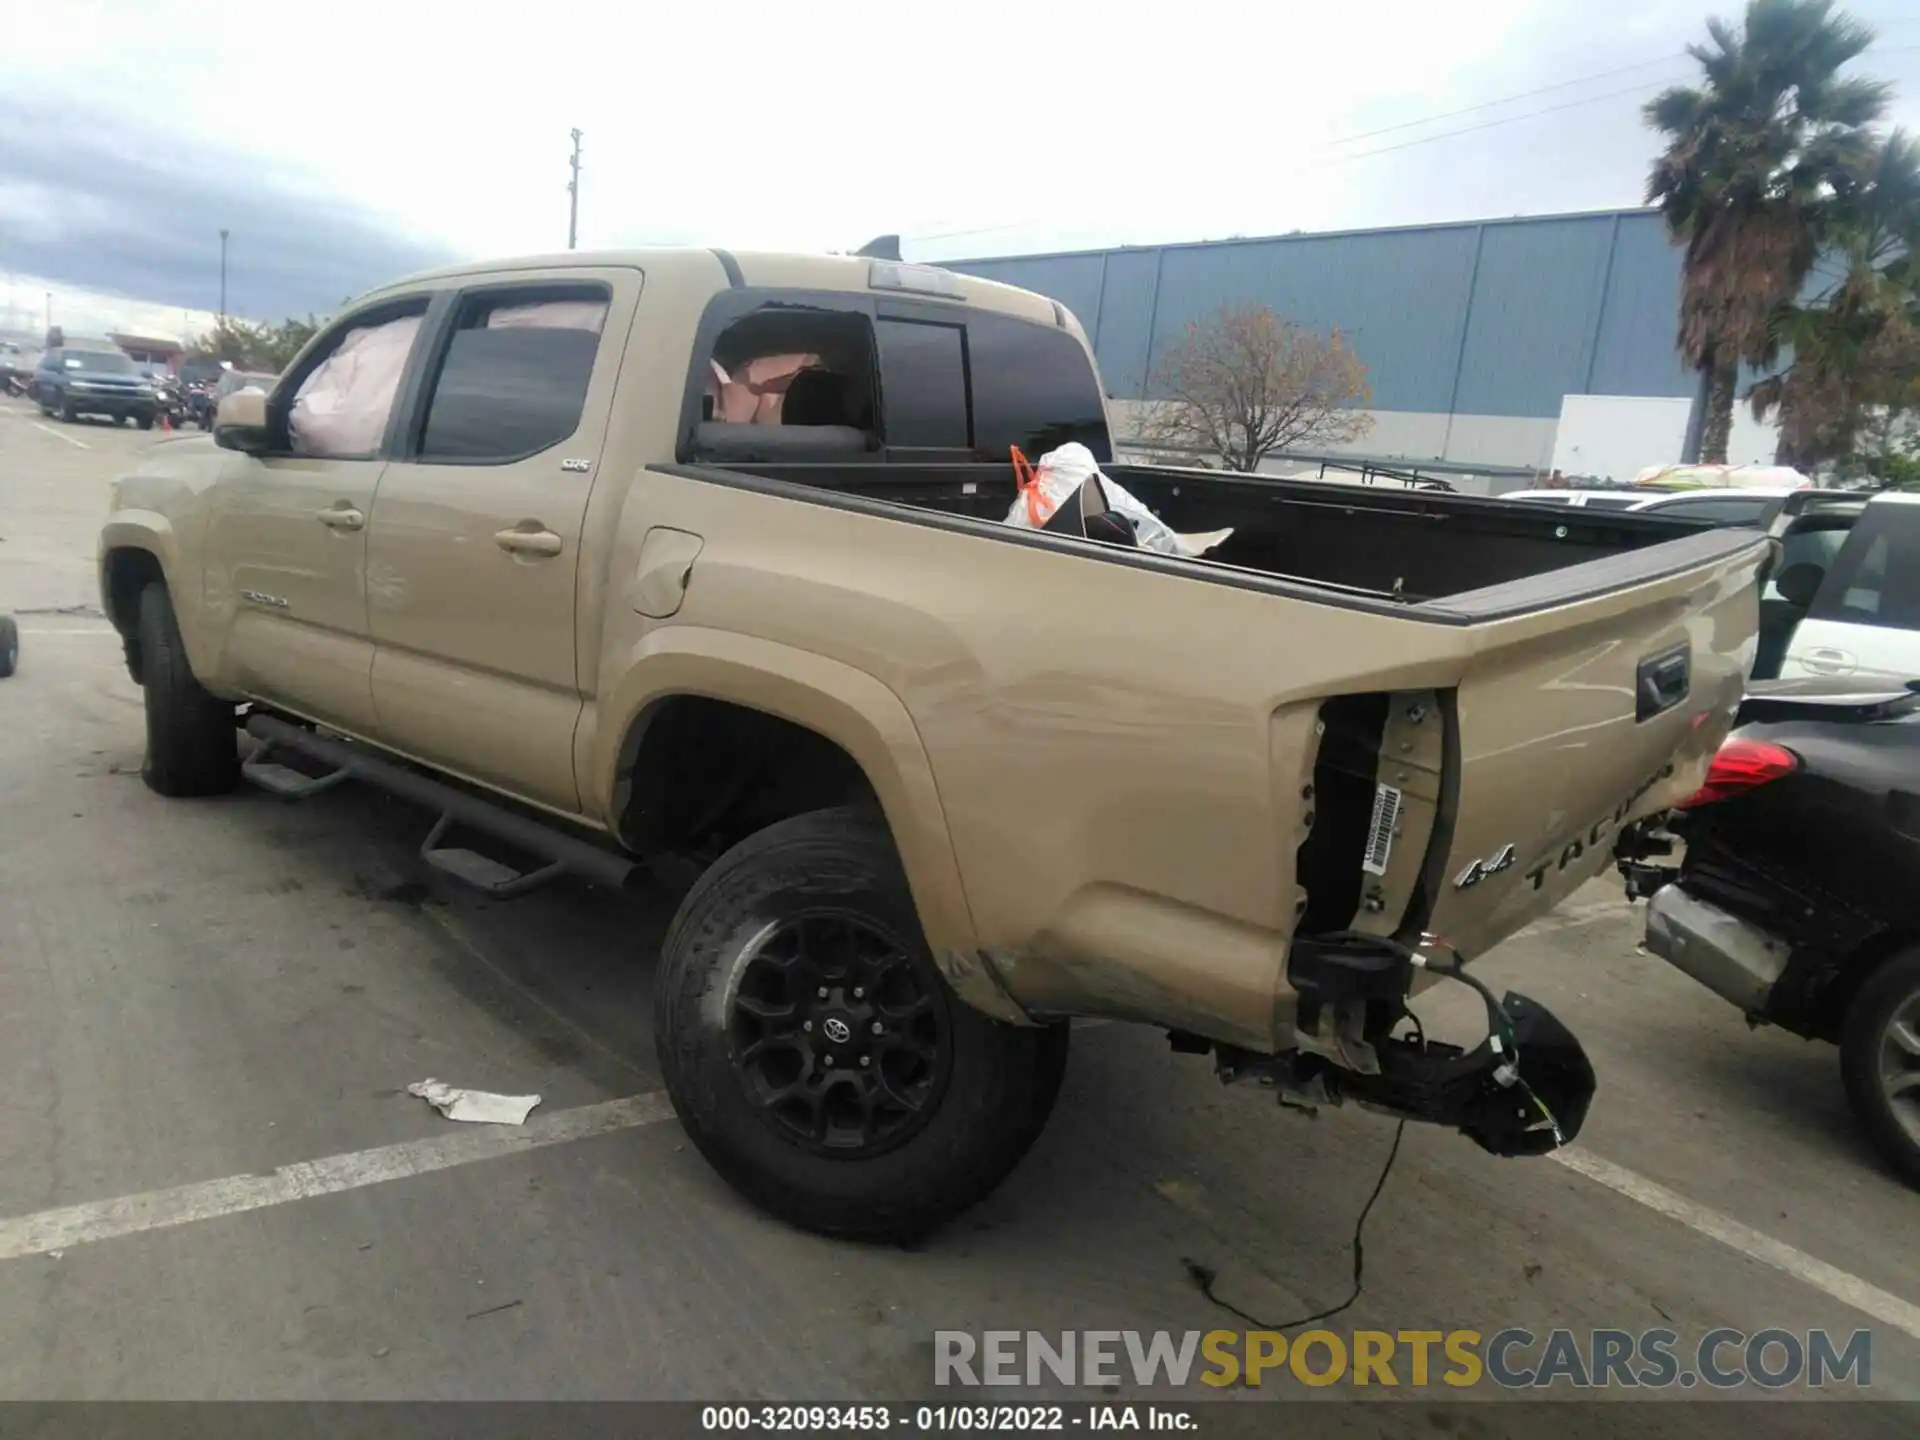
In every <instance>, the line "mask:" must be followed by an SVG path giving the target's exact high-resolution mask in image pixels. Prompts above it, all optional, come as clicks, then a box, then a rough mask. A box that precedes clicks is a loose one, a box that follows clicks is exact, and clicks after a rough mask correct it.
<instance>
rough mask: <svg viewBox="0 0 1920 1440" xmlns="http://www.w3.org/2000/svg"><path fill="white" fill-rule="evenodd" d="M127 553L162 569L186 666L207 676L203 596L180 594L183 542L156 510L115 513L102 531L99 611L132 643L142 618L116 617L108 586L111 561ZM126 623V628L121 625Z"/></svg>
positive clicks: (120, 511) (170, 522)
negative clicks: (139, 554) (150, 560)
mask: <svg viewBox="0 0 1920 1440" xmlns="http://www.w3.org/2000/svg"><path fill="white" fill-rule="evenodd" d="M126 550H138V551H141V552H143V553H145V554H147V555H150V556H152V557H153V560H154V563H155V564H157V565H158V566H159V567H160V578H161V579H162V580H163V581H164V582H165V583H166V587H167V593H168V594H169V595H170V596H171V597H172V599H173V612H174V618H175V619H176V620H177V621H179V624H180V639H181V641H182V642H183V643H184V644H185V646H186V650H187V662H188V663H189V664H190V665H191V666H192V667H193V669H194V671H195V672H196V673H198V674H203V675H204V674H206V673H208V662H209V661H210V660H211V659H212V657H211V656H210V655H208V654H207V653H206V651H207V638H206V627H205V626H204V625H203V624H202V623H201V619H202V616H201V595H200V592H199V590H198V589H197V588H194V589H192V590H190V591H189V592H188V593H184V594H183V593H182V592H181V589H180V585H179V582H178V577H179V575H180V574H181V565H180V539H179V536H178V535H177V534H176V533H175V531H174V528H173V522H172V521H171V520H169V519H168V518H167V517H166V516H165V515H162V514H160V513H159V512H158V511H155V510H116V511H114V512H113V515H112V517H111V518H110V519H109V520H108V521H107V523H106V524H105V525H104V526H102V527H101V530H100V560H99V567H100V608H101V609H102V610H103V611H104V612H105V613H106V616H107V618H108V620H109V621H111V622H112V624H113V627H114V628H115V629H116V630H119V631H120V633H121V635H122V636H123V637H125V638H128V639H131V638H132V637H133V635H134V633H135V629H136V627H137V626H138V624H139V616H138V615H137V614H136V615H132V616H121V615H116V614H115V613H114V608H113V591H112V586H111V585H110V584H109V582H108V574H109V564H110V562H111V560H112V557H113V556H114V555H115V554H116V553H118V552H121V551H126ZM123 620H124V621H126V623H125V624H122V623H121V622H122V621H123Z"/></svg>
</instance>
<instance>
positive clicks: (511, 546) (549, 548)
mask: <svg viewBox="0 0 1920 1440" xmlns="http://www.w3.org/2000/svg"><path fill="white" fill-rule="evenodd" d="M493 543H494V544H496V545H498V546H499V547H500V548H501V549H502V550H505V551H506V552H508V553H509V554H511V555H558V554H559V553H560V537H559V536H558V535H556V534H554V533H553V531H551V530H502V531H500V532H499V533H498V534H496V535H495V536H494V537H493Z"/></svg>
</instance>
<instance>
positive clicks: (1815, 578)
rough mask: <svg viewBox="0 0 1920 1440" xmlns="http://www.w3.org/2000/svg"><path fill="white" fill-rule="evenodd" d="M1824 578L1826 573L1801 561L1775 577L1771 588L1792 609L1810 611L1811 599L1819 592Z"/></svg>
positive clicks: (1816, 566) (1811, 606)
mask: <svg viewBox="0 0 1920 1440" xmlns="http://www.w3.org/2000/svg"><path fill="white" fill-rule="evenodd" d="M1826 578H1827V572H1826V571H1824V570H1822V569H1821V568H1820V567H1819V566H1818V565H1809V564H1807V563H1806V562H1804V561H1802V562H1801V563H1800V564H1798V565H1789V566H1787V568H1786V569H1784V570H1782V571H1781V572H1780V573H1779V574H1778V575H1776V576H1775V577H1774V580H1773V588H1774V589H1776V590H1778V591H1779V592H1780V598H1781V599H1783V600H1785V601H1786V602H1787V603H1788V604H1789V605H1791V606H1793V608H1794V609H1796V610H1810V609H1812V608H1813V597H1814V596H1815V595H1816V594H1818V593H1819V591H1820V582H1821V581H1822V580H1824V579H1826Z"/></svg>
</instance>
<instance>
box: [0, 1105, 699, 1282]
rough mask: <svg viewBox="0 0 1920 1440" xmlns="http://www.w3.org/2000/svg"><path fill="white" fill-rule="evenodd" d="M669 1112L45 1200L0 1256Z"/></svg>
mask: <svg viewBox="0 0 1920 1440" xmlns="http://www.w3.org/2000/svg"><path fill="white" fill-rule="evenodd" d="M672 1118H673V1107H672V1106H671V1105H669V1104H668V1103H667V1097H666V1096H665V1094H663V1093H661V1092H658V1091H655V1092H653V1093H651V1094H647V1095H631V1096H628V1097H627V1098H626V1099H624V1100H609V1101H606V1102H605V1103H604V1104H600V1105H582V1106H580V1107H579V1108H578V1109H575V1110H560V1111H556V1112H555V1113H553V1114H551V1115H547V1116H544V1117H536V1118H535V1119H533V1120H530V1121H529V1122H528V1123H527V1124H526V1125H524V1126H504V1125H500V1126H493V1125H490V1126H486V1127H485V1128H477V1129H473V1130H465V1129H462V1130H460V1131H458V1132H455V1133H452V1134H447V1135H436V1136H434V1137H433V1138H431V1139H428V1140H408V1141H404V1142H402V1143H400V1144H398V1145H382V1146H380V1147H379V1148H378V1149H375V1150H360V1151H356V1152H354V1153H353V1154H350V1155H329V1156H327V1157H326V1158H325V1159H322V1160H303V1161H300V1162H299V1163H297V1164H293V1165H282V1166H281V1167H280V1168H279V1169H278V1170H275V1171H274V1172H272V1173H271V1174H267V1175H232V1176H229V1177H228V1178H226V1179H224V1180H203V1181H201V1182H199V1183H198V1184H194V1185H180V1186H176V1187H175V1188H174V1189H171V1190H149V1191H147V1192H146V1193H145V1194H142V1195H123V1196H121V1197H120V1198H118V1199H116V1200H94V1201H90V1202H88V1203H86V1204H84V1205H66V1206H62V1207H61V1208H60V1209H57V1210H42V1211H40V1212H39V1213H38V1214H36V1215H22V1216H20V1217H18V1218H17V1219H13V1220H0V1260H17V1259H19V1258H20V1257H21V1256H23V1255H45V1254H47V1253H48V1252H49V1251H53V1250H67V1249H71V1248H72V1247H74V1246H76V1245H91V1244H94V1243H96V1242H97V1241H101V1240H115V1239H118V1238H120V1237H121V1236H123V1235H138V1234H141V1233H142V1232H144V1231H147V1230H167V1229H171V1228H173V1227H174V1226H176V1225H191V1224H192V1223H194V1222H195V1221H196V1220H212V1219H215V1218H217V1217H219V1216H221V1215H239V1214H241V1213H243V1212H245V1211H248V1210H264V1209H266V1208H268V1207H269V1206H273V1205H286V1204H289V1203H291V1202H292V1201H295V1200H309V1199H312V1198H313V1197H314V1196H316V1195H337V1194H339V1193H340V1192H341V1191H343V1190H359V1189H362V1188H364V1187H366V1186H368V1185H382V1184H385V1183H386V1182H387V1181H389V1180H404V1179H406V1178H407V1177H408V1176H410V1175H430V1174H432V1173H433V1172H434V1171H436V1170H451V1169H453V1168H454V1167H455V1166H459V1165H473V1164H477V1163H478V1162H480V1161H482V1160H498V1159H501V1158H503V1157H504V1156H508V1155H518V1154H520V1153H521V1152H522V1151H525V1150H537V1149H540V1148H541V1147H543V1146H547V1145H563V1144H565V1143H566V1142H568V1141H570V1140H586V1139H589V1138H591V1137H592V1136H595V1135H611V1134H613V1133H614V1132H616V1131H620V1130H633V1129H637V1128H638V1127H640V1126H643V1125H658V1124H659V1123H660V1122H661V1121H663V1120H670V1119H672Z"/></svg>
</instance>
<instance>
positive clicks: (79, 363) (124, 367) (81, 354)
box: [66, 350, 134, 375]
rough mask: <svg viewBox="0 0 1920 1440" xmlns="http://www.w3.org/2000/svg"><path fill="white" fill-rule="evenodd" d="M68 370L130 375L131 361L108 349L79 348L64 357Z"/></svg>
mask: <svg viewBox="0 0 1920 1440" xmlns="http://www.w3.org/2000/svg"><path fill="white" fill-rule="evenodd" d="M66 365H67V369H69V370H91V371H93V372H94V373H95V374H99V375H131V374H133V373H134V372H133V362H132V361H131V360H129V359H128V358H127V357H126V356H124V355H118V354H115V353H113V352H112V351H109V350H80V351H75V352H73V353H72V354H70V355H68V356H67V357H66Z"/></svg>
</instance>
